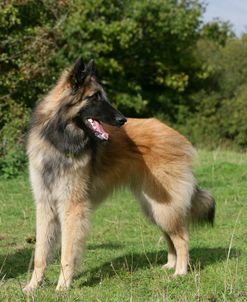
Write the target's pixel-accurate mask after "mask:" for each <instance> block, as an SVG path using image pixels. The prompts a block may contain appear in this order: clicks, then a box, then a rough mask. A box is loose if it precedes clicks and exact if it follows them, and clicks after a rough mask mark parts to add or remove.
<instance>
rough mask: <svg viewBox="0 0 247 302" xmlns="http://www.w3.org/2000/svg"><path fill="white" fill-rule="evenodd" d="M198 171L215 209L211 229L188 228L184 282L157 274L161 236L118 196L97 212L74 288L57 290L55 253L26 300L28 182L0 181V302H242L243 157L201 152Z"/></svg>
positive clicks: (129, 200) (246, 174)
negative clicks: (40, 282) (188, 261)
mask: <svg viewBox="0 0 247 302" xmlns="http://www.w3.org/2000/svg"><path fill="white" fill-rule="evenodd" d="M195 173H196V175H197V177H198V179H199V185H200V186H202V187H205V188H207V189H209V190H210V191H211V192H212V193H213V194H214V196H215V198H216V202H217V211H216V222H215V226H214V227H213V228H211V227H205V226H203V227H199V228H197V227H196V228H194V227H193V228H192V227H191V230H190V257H191V268H190V273H189V274H188V275H187V276H185V277H179V278H174V277H173V272H172V271H164V270H162V269H161V266H162V264H164V263H165V261H166V256H167V252H166V246H165V243H164V242H163V240H162V237H161V233H160V232H159V230H158V229H156V227H154V226H152V225H150V224H149V223H148V222H147V221H146V220H145V218H144V217H143V216H142V213H141V211H140V210H139V206H138V204H137V203H136V202H135V201H134V198H133V197H132V196H131V195H130V194H129V193H128V192H127V191H121V192H119V193H116V194H115V195H114V196H113V197H112V198H111V199H109V200H107V201H106V202H105V203H104V204H103V206H102V207H100V208H99V209H98V210H96V211H95V212H94V214H93V217H92V227H91V232H90V236H89V238H88V241H87V245H86V250H85V253H84V256H83V259H82V261H81V266H80V268H79V269H78V274H77V275H76V277H75V280H74V282H73V286H72V288H71V289H70V290H69V291H68V292H65V293H56V292H55V285H56V281H57V278H58V273H59V257H58V255H59V252H56V256H55V259H54V261H53V262H52V264H51V265H50V266H49V268H48V270H47V273H46V277H45V280H44V282H43V285H42V287H41V288H40V289H38V290H37V291H36V292H35V294H34V296H33V297H30V298H27V297H25V296H24V295H23V293H22V290H21V288H22V287H23V285H24V284H25V283H26V281H27V279H28V278H29V273H28V271H29V268H30V266H31V265H32V262H31V261H30V260H31V259H32V256H33V250H34V243H33V241H34V235H35V227H34V205H33V201H32V196H31V192H30V187H29V183H28V177H27V175H23V176H22V177H19V178H18V179H13V180H3V179H2V180H0V301H11V302H12V301H18V302H19V301H26V300H27V301H42V302H44V301H45V302H48V301H211V302H216V301H247V206H246V202H247V155H246V154H240V153H234V152H228V151H221V150H217V151H213V152H209V151H200V152H199V156H198V162H197V164H196V167H195ZM28 299H30V300H28Z"/></svg>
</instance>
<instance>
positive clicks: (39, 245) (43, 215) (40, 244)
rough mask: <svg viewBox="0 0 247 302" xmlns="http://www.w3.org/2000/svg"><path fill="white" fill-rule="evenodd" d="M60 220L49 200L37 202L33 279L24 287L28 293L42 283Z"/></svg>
mask: <svg viewBox="0 0 247 302" xmlns="http://www.w3.org/2000/svg"><path fill="white" fill-rule="evenodd" d="M58 227H59V225H58V220H57V217H56V215H55V212H54V209H53V208H52V207H51V206H50V205H49V203H48V202H47V200H42V201H40V202H37V204H36V246H35V256H34V270H33V274H32V278H31V281H30V282H29V283H28V284H27V285H26V287H25V288H24V289H23V290H24V292H26V293H28V292H30V291H32V290H34V289H35V288H37V287H38V285H39V284H40V283H41V281H42V279H43V276H44V272H45V269H46V266H47V261H48V258H49V255H50V252H51V249H52V246H53V244H54V242H55V239H56V234H57V231H58Z"/></svg>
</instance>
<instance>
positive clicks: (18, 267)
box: [0, 248, 33, 279]
mask: <svg viewBox="0 0 247 302" xmlns="http://www.w3.org/2000/svg"><path fill="white" fill-rule="evenodd" d="M32 254H33V248H22V249H18V250H16V251H15V253H9V254H5V255H1V254H0V279H1V278H4V279H10V278H16V277H18V276H19V275H22V274H24V273H27V272H28V268H29V264H30V261H32V259H33V257H32Z"/></svg>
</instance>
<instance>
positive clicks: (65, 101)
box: [25, 60, 215, 292]
mask: <svg viewBox="0 0 247 302" xmlns="http://www.w3.org/2000/svg"><path fill="white" fill-rule="evenodd" d="M89 65H90V66H88V65H85V64H84V63H83V62H82V60H79V61H78V62H77V63H76V65H75V66H74V67H73V68H72V69H71V70H70V71H65V72H64V73H63V75H62V77H61V78H60V80H59V81H58V83H57V85H56V86H55V87H54V88H53V89H52V90H51V91H50V93H49V94H48V95H47V96H46V97H45V98H44V100H43V101H41V102H40V103H39V104H38V105H37V107H36V109H35V110H34V113H33V116H32V121H31V125H30V131H29V139H28V146H27V152H28V157H29V170H30V179H31V184H32V189H33V194H34V198H35V202H36V221H37V223H36V230H37V231H36V240H37V243H36V250H35V261H34V273H33V276H32V279H31V281H30V283H29V284H28V285H27V286H26V287H25V291H26V292H29V291H30V290H33V289H35V288H36V287H37V286H38V285H39V284H40V282H41V281H42V279H43V275H44V271H45V268H46V266H47V259H48V256H49V253H50V252H51V251H52V249H53V242H54V241H55V237H56V236H55V234H56V233H57V230H60V231H61V240H62V254H61V273H60V277H59V281H58V285H57V289H58V290H60V289H63V288H67V287H68V286H69V285H70V283H71V280H72V276H73V273H74V270H75V267H76V263H77V261H78V259H79V254H80V251H81V248H82V246H83V244H84V242H85V238H86V235H87V232H88V229H89V219H90V213H91V210H92V209H93V208H94V207H96V206H98V205H99V204H100V203H101V202H102V201H103V200H104V199H105V198H106V197H107V196H108V195H109V194H111V192H113V190H115V189H117V188H119V187H120V186H125V187H128V188H129V189H130V190H131V191H132V192H133V194H134V195H135V197H136V199H137V200H138V201H139V202H140V205H141V207H142V209H143V212H144V213H145V214H146V216H147V217H148V218H149V219H150V221H152V222H153V223H155V224H156V225H157V226H158V227H159V228H160V229H161V231H162V232H163V233H164V236H165V238H166V240H167V243H168V261H167V263H166V264H165V265H164V268H175V274H176V275H183V274H186V273H187V266H188V261H189V255H188V232H187V225H188V222H189V220H190V219H192V220H204V221H205V220H206V221H208V222H210V223H212V222H213V219H214V204H215V203H214V200H213V198H212V196H211V195H210V194H209V193H207V192H206V191H202V190H199V189H198V188H197V186H196V181H195V178H194V176H193V173H192V165H193V160H194V156H195V150H194V148H193V147H192V145H191V144H190V142H189V141H188V140H187V139H186V138H185V137H184V136H182V135H181V134H179V133H178V132H177V131H175V130H173V129H171V128H170V127H168V126H166V125H165V124H163V123H161V122H159V121H158V120H157V119H154V118H151V119H131V118H129V119H128V121H127V123H125V125H124V126H122V127H120V128H119V127H115V126H116V125H118V126H120V125H121V124H123V123H124V122H125V119H124V117H123V116H122V115H121V113H120V112H118V111H117V110H115V109H114V108H113V107H112V106H110V105H109V103H108V101H107V97H106V95H105V92H104V90H103V88H102V86H101V85H100V84H99V82H98V81H97V78H96V77H95V74H94V71H93V67H92V63H90V64H89ZM81 69H82V70H81ZM80 70H81V72H80ZM99 102H100V103H99ZM90 113H91V114H92V115H94V117H95V118H97V119H98V120H101V121H102V122H103V128H104V129H105V130H106V132H107V133H108V134H109V140H108V141H105V142H100V141H99V140H98V139H97V138H96V137H94V133H93V132H92V131H90V129H88V128H87V127H86V124H85V123H83V122H82V118H85V116H89V114H90Z"/></svg>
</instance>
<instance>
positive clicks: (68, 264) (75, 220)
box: [56, 200, 90, 290]
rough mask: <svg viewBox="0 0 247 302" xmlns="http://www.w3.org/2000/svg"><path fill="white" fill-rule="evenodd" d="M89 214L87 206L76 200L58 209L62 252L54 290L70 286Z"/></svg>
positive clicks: (85, 232) (85, 233) (83, 240)
mask: <svg viewBox="0 0 247 302" xmlns="http://www.w3.org/2000/svg"><path fill="white" fill-rule="evenodd" d="M89 212H90V211H89V208H88V206H87V204H86V203H85V202H82V201H78V200H69V201H68V202H67V203H66V204H65V205H64V206H63V207H62V208H61V209H60V221H61V230H62V252H61V272H60V276H59V280H58V284H57V287H56V290H64V289H67V288H68V287H69V286H70V284H71V281H72V277H73V275H74V271H75V269H76V265H77V263H78V260H79V256H80V252H81V249H82V247H83V244H84V242H85V237H86V235H87V231H88V228H89Z"/></svg>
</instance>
